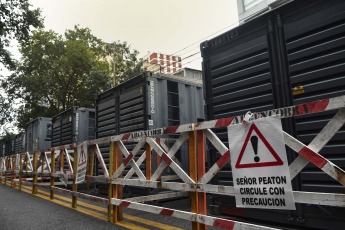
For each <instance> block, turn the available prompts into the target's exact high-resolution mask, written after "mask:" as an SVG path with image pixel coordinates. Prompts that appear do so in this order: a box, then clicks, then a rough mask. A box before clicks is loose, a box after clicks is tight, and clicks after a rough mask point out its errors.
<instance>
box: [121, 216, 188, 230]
mask: <svg viewBox="0 0 345 230" xmlns="http://www.w3.org/2000/svg"><path fill="white" fill-rule="evenodd" d="M123 217H124V218H126V219H128V220H132V221H136V222H138V223H142V224H146V225H150V226H153V227H155V228H161V229H173V230H183V229H182V228H176V227H172V226H169V225H166V224H161V223H158V222H155V221H152V220H147V219H143V218H140V217H136V216H132V215H128V214H123Z"/></svg>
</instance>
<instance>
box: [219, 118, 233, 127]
mask: <svg viewBox="0 0 345 230" xmlns="http://www.w3.org/2000/svg"><path fill="white" fill-rule="evenodd" d="M232 120H234V117H228V118H222V119H218V120H217V123H216V125H215V127H224V126H229V125H230V124H231V122H232Z"/></svg>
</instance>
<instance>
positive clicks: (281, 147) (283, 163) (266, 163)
mask: <svg viewBox="0 0 345 230" xmlns="http://www.w3.org/2000/svg"><path fill="white" fill-rule="evenodd" d="M228 138H229V147H230V148H229V149H230V155H231V167H232V174H233V180H234V189H235V197H236V206H237V207H245V208H265V209H285V210H295V203H294V200H293V193H292V187H291V179H290V172H289V167H288V162H287V157H286V150H285V143H284V138H283V130H282V126H281V121H280V119H279V118H278V117H268V118H262V119H258V120H255V121H248V122H245V123H243V124H239V125H234V126H229V127H228Z"/></svg>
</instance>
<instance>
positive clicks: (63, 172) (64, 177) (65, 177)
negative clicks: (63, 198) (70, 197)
mask: <svg viewBox="0 0 345 230" xmlns="http://www.w3.org/2000/svg"><path fill="white" fill-rule="evenodd" d="M60 172H61V174H60V177H59V179H60V181H61V182H62V183H64V185H65V186H66V187H67V183H68V174H67V172H66V170H64V169H63V168H61V171H60Z"/></svg>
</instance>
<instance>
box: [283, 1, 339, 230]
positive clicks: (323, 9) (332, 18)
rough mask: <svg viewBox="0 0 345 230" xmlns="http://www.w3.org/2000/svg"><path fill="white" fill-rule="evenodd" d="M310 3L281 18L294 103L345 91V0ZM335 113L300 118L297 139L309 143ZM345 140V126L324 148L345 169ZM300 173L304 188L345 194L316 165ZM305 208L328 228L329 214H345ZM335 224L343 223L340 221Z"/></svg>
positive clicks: (314, 99)
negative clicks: (300, 9)
mask: <svg viewBox="0 0 345 230" xmlns="http://www.w3.org/2000/svg"><path fill="white" fill-rule="evenodd" d="M306 4H308V5H307V6H306V7H305V10H303V12H299V13H298V12H297V13H290V14H287V15H285V16H282V23H283V26H284V33H285V42H286V50H287V56H288V66H289V72H290V82H291V89H292V90H294V89H295V91H294V95H293V104H294V105H297V104H301V103H306V102H311V101H316V100H320V99H327V98H331V97H336V96H341V95H345V62H344V60H345V2H344V1H306ZM335 113H336V111H330V112H324V113H317V114H314V115H309V116H301V117H296V119H295V120H296V136H297V139H298V140H300V141H301V142H303V143H304V144H306V145H308V144H310V143H311V142H312V141H313V139H314V138H315V137H316V136H317V134H318V133H320V131H321V130H322V128H323V127H325V125H326V124H327V122H328V121H329V120H330V119H331V118H332V117H333V116H334V115H335ZM344 140H345V128H344V126H343V127H342V128H341V129H340V131H338V132H337V134H336V135H335V136H334V137H333V138H332V139H331V140H330V141H329V142H328V144H327V145H326V146H325V147H324V148H323V149H322V150H321V151H320V153H321V154H322V155H323V156H324V157H325V158H327V159H329V160H331V161H332V162H333V163H334V164H336V165H338V166H339V167H341V168H342V169H345V155H344V153H345V142H344ZM300 177H301V182H302V183H301V189H302V190H304V191H309V192H331V193H345V187H344V186H342V185H341V184H339V183H338V182H336V181H335V180H334V179H332V178H331V177H330V176H328V175H327V174H325V173H324V172H323V171H321V170H320V169H319V168H317V167H316V166H313V165H312V164H311V163H309V164H308V165H307V166H306V167H305V169H304V170H303V171H302V172H301V173H300ZM304 212H305V215H306V216H314V217H316V218H315V219H314V220H313V221H314V223H315V224H316V225H319V226H324V227H327V221H325V220H324V218H331V219H332V220H335V219H337V220H341V219H344V214H345V210H344V208H343V209H339V208H333V207H330V206H328V207H327V206H326V207H325V206H322V207H321V206H315V205H311V206H304ZM319 222H320V223H319ZM337 223H338V222H337ZM325 224H326V225H325ZM342 224H345V223H344V220H343V222H342ZM333 225H334V226H335V228H336V226H339V227H340V226H341V225H340V224H339V225H336V222H334V224H333Z"/></svg>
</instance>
